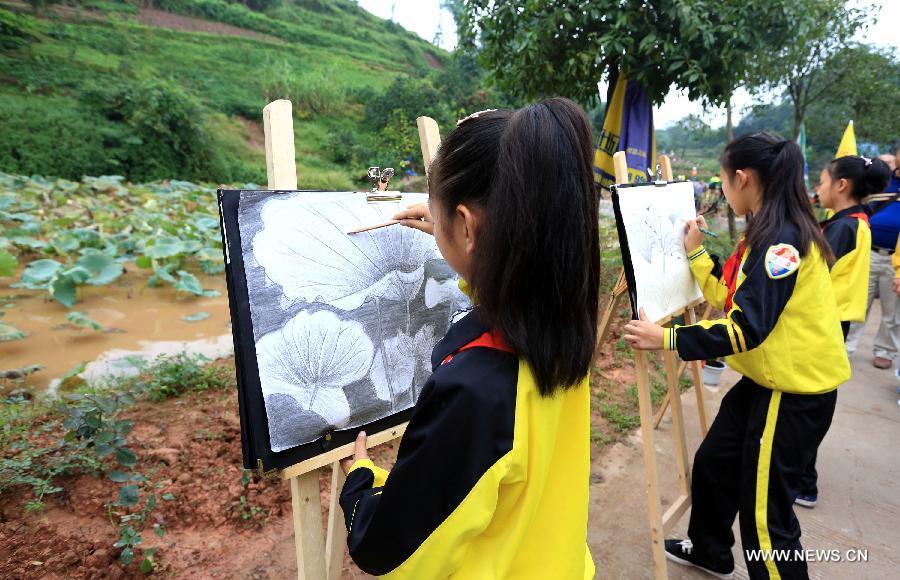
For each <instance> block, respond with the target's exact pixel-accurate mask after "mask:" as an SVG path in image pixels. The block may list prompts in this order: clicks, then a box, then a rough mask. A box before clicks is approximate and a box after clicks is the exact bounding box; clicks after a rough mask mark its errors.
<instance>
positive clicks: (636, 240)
mask: <svg viewBox="0 0 900 580" xmlns="http://www.w3.org/2000/svg"><path fill="white" fill-rule="evenodd" d="M612 198H613V210H614V212H615V216H616V228H617V230H618V233H619V246H620V249H621V251H622V261H623V264H624V266H625V278H626V280H627V281H628V294H629V297H630V299H631V308H632V311H633V315H634V317H635V318H637V317H638V313H639V312H640V309H641V308H643V309H644V311H645V312H646V314H647V318H649V319H650V320H651V321H659V320H663V319H665V318H667V317H668V316H671V315H672V314H675V313H677V312H680V311H681V310H683V309H684V308H685V307H686V306H688V305H690V304H693V303H695V302H696V301H698V300H700V299H702V297H703V294H702V293H701V291H700V288H699V287H698V286H697V283H696V282H695V281H694V277H693V275H692V274H691V269H690V265H689V262H688V259H687V253H686V252H685V250H684V231H685V225H686V220H690V219H693V218H695V217H696V215H697V211H696V209H695V205H694V188H693V185H692V184H691V183H690V182H674V183H666V184H665V185H656V184H641V185H616V186H614V188H613V195H612Z"/></svg>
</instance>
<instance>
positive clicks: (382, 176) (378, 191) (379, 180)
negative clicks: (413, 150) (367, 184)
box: [366, 167, 402, 203]
mask: <svg viewBox="0 0 900 580" xmlns="http://www.w3.org/2000/svg"><path fill="white" fill-rule="evenodd" d="M366 175H368V176H369V181H371V182H372V191H370V192H369V193H368V194H367V195H366V201H368V202H370V203H371V202H377V201H400V200H401V199H402V196H401V195H400V192H398V191H387V187H388V184H389V183H390V182H391V179H392V178H393V177H394V168H393V167H385V168H384V170H382V169H381V168H380V167H370V168H369V171H368V172H367V173H366Z"/></svg>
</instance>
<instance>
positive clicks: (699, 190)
mask: <svg viewBox="0 0 900 580" xmlns="http://www.w3.org/2000/svg"><path fill="white" fill-rule="evenodd" d="M691 183H692V184H693V185H694V209H695V210H698V211H699V210H700V200H701V199H703V192H704V191H706V187H705V185H704V184H703V182H701V181H691Z"/></svg>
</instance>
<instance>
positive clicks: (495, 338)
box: [441, 330, 514, 365]
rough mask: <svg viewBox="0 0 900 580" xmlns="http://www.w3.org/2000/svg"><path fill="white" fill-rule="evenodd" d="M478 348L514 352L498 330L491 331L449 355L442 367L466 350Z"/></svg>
mask: <svg viewBox="0 0 900 580" xmlns="http://www.w3.org/2000/svg"><path fill="white" fill-rule="evenodd" d="M476 346H483V347H486V348H493V349H495V350H502V351H503V352H514V351H513V349H511V348H510V347H509V345H507V344H506V341H505V340H503V337H502V336H500V333H499V332H497V331H496V330H489V331H487V332H485V333H484V334H482V335H481V336H479V337H478V338H476V339H475V340H473V341H472V342H469V343H466V344H464V345H462V346H461V347H459V348H458V349H456V350H455V351H453V352H452V353H450V354H448V355H447V356H446V357H445V358H444V360H442V361H441V364H442V365H444V364H447V363H448V362H450V361H451V360H453V357H454V356H456V355H457V354H459V353H461V352H462V351H464V350H468V349H470V348H475V347H476Z"/></svg>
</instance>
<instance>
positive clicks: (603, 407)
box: [600, 402, 641, 433]
mask: <svg viewBox="0 0 900 580" xmlns="http://www.w3.org/2000/svg"><path fill="white" fill-rule="evenodd" d="M600 413H601V414H602V415H603V417H604V418H605V419H606V420H607V421H609V422H610V423H612V425H613V426H614V427H615V428H616V430H617V431H619V432H620V433H628V432H630V431H632V430H634V429H636V428H637V427H639V426H640V424H641V420H640V418H639V417H638V416H637V415H636V414H634V413H633V412H630V411H627V410H625V409H623V408H622V406H621V405H620V404H619V403H607V402H603V403H601V404H600Z"/></svg>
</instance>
